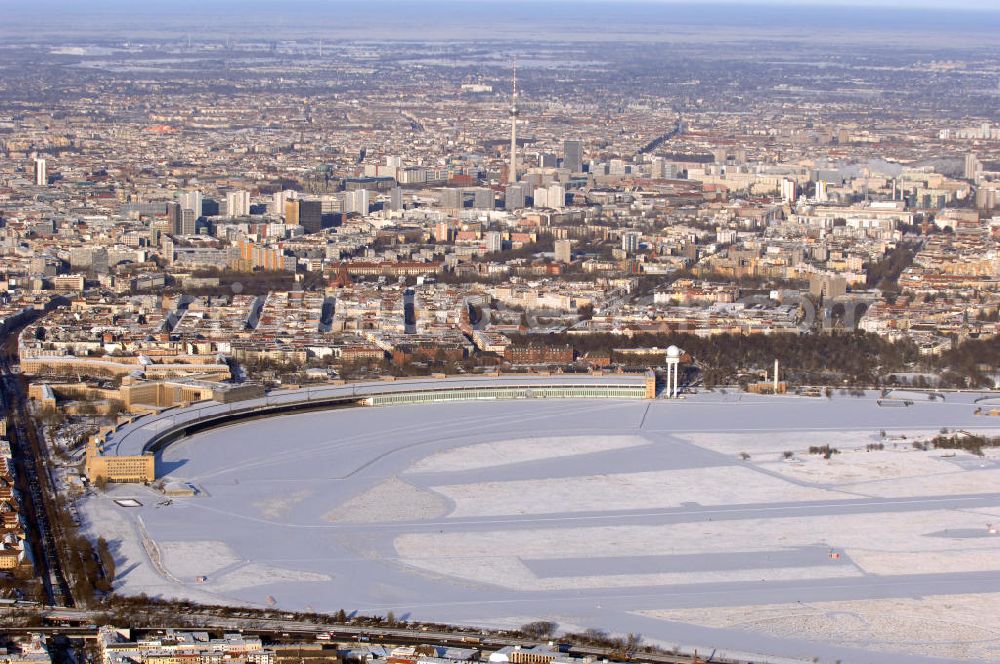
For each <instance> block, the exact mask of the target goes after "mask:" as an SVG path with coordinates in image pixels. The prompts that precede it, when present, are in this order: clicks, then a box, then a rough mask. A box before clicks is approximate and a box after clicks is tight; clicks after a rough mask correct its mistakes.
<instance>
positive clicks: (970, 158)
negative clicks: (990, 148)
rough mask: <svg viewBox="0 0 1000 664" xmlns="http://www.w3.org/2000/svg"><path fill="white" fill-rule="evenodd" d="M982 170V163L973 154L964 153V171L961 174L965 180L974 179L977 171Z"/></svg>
mask: <svg viewBox="0 0 1000 664" xmlns="http://www.w3.org/2000/svg"><path fill="white" fill-rule="evenodd" d="M982 170H983V164H982V162H980V161H979V159H978V158H977V157H976V155H974V154H971V153H970V154H967V155H965V172H964V173H963V175H964V176H965V179H966V180H975V179H976V178H977V177H978V176H979V172H980V171H982Z"/></svg>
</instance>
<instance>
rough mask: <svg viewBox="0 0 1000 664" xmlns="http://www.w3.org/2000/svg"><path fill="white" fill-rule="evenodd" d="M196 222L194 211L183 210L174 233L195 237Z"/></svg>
mask: <svg viewBox="0 0 1000 664" xmlns="http://www.w3.org/2000/svg"><path fill="white" fill-rule="evenodd" d="M196 221H197V217H195V216H194V210H189V209H187V208H181V216H180V221H179V222H178V225H177V227H176V228H175V229H174V233H175V234H176V235H194V234H195V233H196V232H197V230H196V225H195V222H196Z"/></svg>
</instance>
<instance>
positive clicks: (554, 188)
mask: <svg viewBox="0 0 1000 664" xmlns="http://www.w3.org/2000/svg"><path fill="white" fill-rule="evenodd" d="M548 190H549V195H548V199H549V207H550V208H555V209H557V210H561V209H563V207H565V206H566V187H564V186H562V185H561V184H550V185H549V187H548Z"/></svg>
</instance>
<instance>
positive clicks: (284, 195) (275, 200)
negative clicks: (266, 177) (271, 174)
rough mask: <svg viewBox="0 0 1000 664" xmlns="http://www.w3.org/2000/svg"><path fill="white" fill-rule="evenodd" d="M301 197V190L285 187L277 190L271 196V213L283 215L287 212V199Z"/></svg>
mask: <svg viewBox="0 0 1000 664" xmlns="http://www.w3.org/2000/svg"><path fill="white" fill-rule="evenodd" d="M298 197H299V192H297V191H295V190H294V189H283V190H281V191H276V192H274V194H273V195H272V196H271V214H273V215H275V216H279V217H280V216H282V215H284V214H285V201H288V200H294V199H296V198H298Z"/></svg>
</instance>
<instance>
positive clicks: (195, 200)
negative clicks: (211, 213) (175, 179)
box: [179, 191, 202, 219]
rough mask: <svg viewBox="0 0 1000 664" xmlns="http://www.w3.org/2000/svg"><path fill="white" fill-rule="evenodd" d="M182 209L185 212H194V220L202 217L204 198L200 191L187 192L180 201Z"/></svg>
mask: <svg viewBox="0 0 1000 664" xmlns="http://www.w3.org/2000/svg"><path fill="white" fill-rule="evenodd" d="M179 202H180V204H181V207H182V208H183V209H185V210H193V211H194V218H195V219H198V218H199V217H201V216H202V196H201V192H200V191H185V192H184V193H183V194H181V196H180V200H179Z"/></svg>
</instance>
